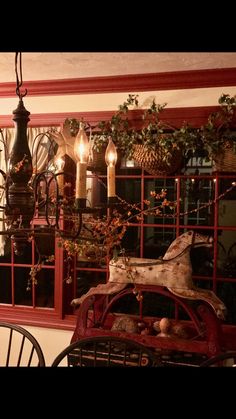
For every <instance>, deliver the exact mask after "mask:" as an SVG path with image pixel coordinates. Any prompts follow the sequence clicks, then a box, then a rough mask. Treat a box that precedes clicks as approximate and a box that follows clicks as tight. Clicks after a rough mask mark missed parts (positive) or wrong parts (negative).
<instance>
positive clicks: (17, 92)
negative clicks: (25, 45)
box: [15, 52, 27, 99]
mask: <svg viewBox="0 0 236 419" xmlns="http://www.w3.org/2000/svg"><path fill="white" fill-rule="evenodd" d="M18 56H19V73H20V77H19V74H18V68H17V67H18ZM15 73H16V94H17V96H18V97H19V99H22V98H23V97H24V96H26V95H27V89H25V92H24V93H21V91H20V87H21V86H22V84H23V79H22V63H21V52H16V55H15Z"/></svg>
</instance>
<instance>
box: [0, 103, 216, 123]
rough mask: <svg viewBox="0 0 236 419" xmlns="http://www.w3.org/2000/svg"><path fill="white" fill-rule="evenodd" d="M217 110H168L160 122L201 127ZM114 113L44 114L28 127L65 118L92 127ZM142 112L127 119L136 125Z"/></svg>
mask: <svg viewBox="0 0 236 419" xmlns="http://www.w3.org/2000/svg"><path fill="white" fill-rule="evenodd" d="M217 109H219V107H217V106H196V107H191V108H169V109H164V111H163V112H162V114H161V120H163V121H166V122H169V123H170V124H173V125H174V126H176V127H178V126H181V125H182V124H183V122H184V121H188V122H189V123H191V124H192V125H193V126H196V127H197V126H201V125H202V124H204V123H205V122H206V121H207V117H208V115H209V114H210V113H211V112H214V111H216V110H217ZM114 113H115V111H97V112H61V113H45V114H32V115H30V122H29V123H28V126H31V127H40V126H58V125H61V124H62V123H63V122H64V121H65V119H66V118H76V119H78V120H80V119H81V118H83V119H84V121H87V122H89V123H90V124H91V125H92V126H93V125H97V124H98V122H99V121H106V120H110V119H111V117H112V115H113V114H114ZM142 113H143V111H141V110H135V111H130V112H129V117H130V119H132V120H133V121H134V124H135V125H137V122H138V121H139V122H140V121H141V115H142ZM0 126H1V127H2V128H3V127H13V126H14V123H13V121H12V115H0Z"/></svg>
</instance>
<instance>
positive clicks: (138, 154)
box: [133, 144, 182, 175]
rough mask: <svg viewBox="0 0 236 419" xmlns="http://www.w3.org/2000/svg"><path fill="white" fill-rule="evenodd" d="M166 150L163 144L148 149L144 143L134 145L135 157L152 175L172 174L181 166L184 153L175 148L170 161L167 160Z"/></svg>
mask: <svg viewBox="0 0 236 419" xmlns="http://www.w3.org/2000/svg"><path fill="white" fill-rule="evenodd" d="M165 157H166V151H165V150H164V149H163V147H161V146H158V145H157V146H156V148H155V150H151V151H150V150H147V148H146V147H145V146H144V145H142V144H137V145H134V151H133V159H134V160H135V161H136V162H137V163H138V164H139V165H140V166H141V167H142V168H143V169H144V170H145V171H146V172H147V173H149V174H151V175H172V174H174V173H175V172H176V171H177V170H178V169H179V168H180V166H181V163H182V153H181V151H180V150H177V149H174V150H173V152H172V154H171V157H170V159H169V161H168V163H167V162H166V161H165Z"/></svg>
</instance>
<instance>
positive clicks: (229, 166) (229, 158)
mask: <svg viewBox="0 0 236 419" xmlns="http://www.w3.org/2000/svg"><path fill="white" fill-rule="evenodd" d="M213 160H214V170H215V171H216V172H219V173H220V172H224V173H225V172H227V173H232V172H233V173H235V172H236V153H235V152H234V150H233V146H232V144H226V146H225V148H224V149H223V150H221V151H220V152H219V153H218V154H215V155H214V156H213Z"/></svg>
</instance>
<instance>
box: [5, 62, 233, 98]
mask: <svg viewBox="0 0 236 419" xmlns="http://www.w3.org/2000/svg"><path fill="white" fill-rule="evenodd" d="M235 85H236V68H217V69H206V70H187V71H171V72H167V73H149V74H129V75H121V76H107V77H85V78H79V79H61V80H36V81H25V82H24V88H27V90H28V95H29V96H49V95H75V94H89V93H90V94H93V93H117V92H141V91H151V90H154V91H155V90H176V89H196V88H203V87H220V86H222V87H223V86H235ZM15 96H16V93H15V83H12V82H11V83H10V82H8V83H0V97H15Z"/></svg>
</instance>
